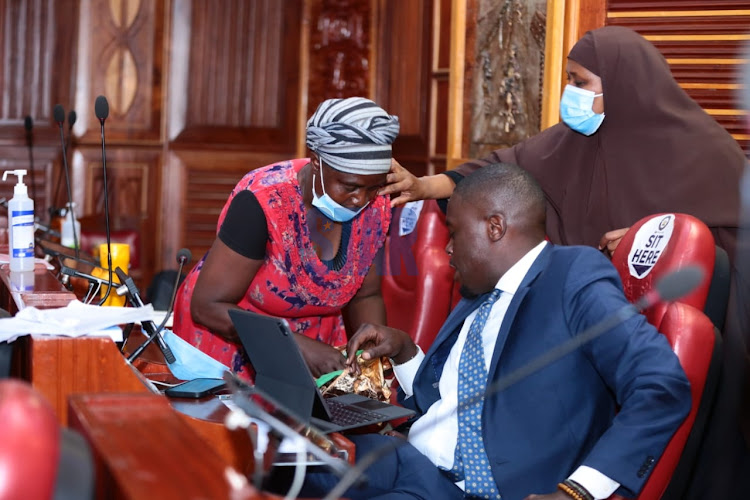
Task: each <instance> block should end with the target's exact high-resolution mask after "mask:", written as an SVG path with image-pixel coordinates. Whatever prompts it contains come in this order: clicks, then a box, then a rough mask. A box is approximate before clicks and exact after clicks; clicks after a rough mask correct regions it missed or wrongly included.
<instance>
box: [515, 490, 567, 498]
mask: <svg viewBox="0 0 750 500" xmlns="http://www.w3.org/2000/svg"><path fill="white" fill-rule="evenodd" d="M523 500H571V499H570V497H569V496H568V495H567V494H566V493H563V492H562V491H556V492H554V493H548V494H546V495H529V496H527V497H526V498H524V499H523Z"/></svg>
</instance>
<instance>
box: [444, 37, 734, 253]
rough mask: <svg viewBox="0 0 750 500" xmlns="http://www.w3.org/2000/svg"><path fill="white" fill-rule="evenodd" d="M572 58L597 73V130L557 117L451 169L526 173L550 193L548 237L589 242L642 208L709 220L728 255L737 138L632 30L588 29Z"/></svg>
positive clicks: (631, 218)
mask: <svg viewBox="0 0 750 500" xmlns="http://www.w3.org/2000/svg"><path fill="white" fill-rule="evenodd" d="M569 57H570V58H571V59H573V60H575V61H576V62H578V63H579V64H581V65H582V66H584V67H585V68H586V69H588V70H589V71H592V72H594V73H595V74H597V75H598V76H599V77H601V79H602V87H603V93H604V114H605V118H604V121H603V122H602V125H601V127H600V128H599V130H598V131H597V132H596V133H594V134H593V135H591V136H588V137H587V136H584V135H582V134H579V133H578V132H575V131H573V130H572V129H570V128H568V126H567V125H565V124H563V123H560V124H557V125H555V126H553V127H550V128H549V129H547V130H544V131H542V132H541V133H539V134H537V135H536V136H534V137H532V138H530V139H527V140H525V141H523V142H521V143H519V144H517V145H515V146H514V147H512V148H509V149H504V150H498V151H495V152H494V153H493V154H491V155H490V156H489V157H487V158H484V159H482V160H478V161H473V162H469V163H466V164H464V165H461V166H460V167H458V168H457V169H456V172H457V173H459V174H461V175H467V174H468V173H470V172H471V171H473V170H475V169H476V168H479V167H481V166H484V165H486V164H488V163H493V162H497V161H507V162H513V163H517V164H518V165H520V166H522V167H523V168H525V169H527V170H528V171H530V172H531V173H532V174H533V175H534V176H535V177H536V179H537V180H538V181H539V183H540V184H541V186H542V188H543V189H544V191H545V193H546V195H547V200H548V202H549V203H548V211H547V212H548V217H547V218H548V220H547V233H548V236H549V238H550V239H551V240H552V241H553V242H555V243H562V244H584V245H592V246H596V245H597V244H598V242H599V239H600V238H601V236H602V235H603V234H604V233H605V232H607V231H610V230H612V229H618V228H622V227H628V226H630V225H632V224H633V223H635V222H636V221H638V220H639V219H641V218H643V217H645V216H647V215H650V214H653V213H658V212H683V213H688V214H692V215H694V216H696V217H698V218H700V219H701V220H703V221H704V222H705V223H706V224H707V225H708V226H709V227H711V229H712V230H713V231H714V234H715V235H717V236H718V238H719V241H717V243H719V244H720V245H722V246H724V247H725V249H726V250H727V251H728V253H729V254H730V257H731V256H732V254H733V251H734V241H733V240H734V235H735V233H736V228H737V225H738V216H739V206H740V205H739V181H740V176H741V173H742V171H743V169H744V165H745V161H746V159H745V156H744V154H743V152H742V150H741V149H740V148H739V146H738V145H737V142H736V141H735V140H734V139H733V138H732V137H731V136H730V135H729V134H728V133H727V132H726V131H725V130H724V129H723V128H722V127H721V126H720V125H719V124H718V123H716V121H715V120H714V119H713V118H711V116H709V115H708V114H706V113H705V112H704V111H703V110H702V109H701V107H700V106H699V105H698V104H697V103H696V102H695V101H693V100H692V99H691V98H690V97H689V96H688V95H687V94H686V93H685V92H684V91H683V90H682V89H681V88H680V87H679V85H678V84H677V82H676V81H675V80H674V78H673V77H672V74H671V71H670V69H669V66H668V65H667V62H666V61H665V59H664V57H663V56H662V55H661V53H660V52H659V51H658V50H657V49H656V47H654V46H653V45H652V44H651V43H650V42H648V41H647V40H646V39H644V38H643V37H642V36H640V35H638V34H637V33H635V32H634V31H632V30H630V29H627V28H622V27H615V26H608V27H604V28H600V29H597V30H594V31H590V32H588V33H586V35H584V37H583V38H582V39H581V40H580V41H579V42H578V43H577V44H576V45H575V46H574V47H573V49H572V50H571V53H570V56H569Z"/></svg>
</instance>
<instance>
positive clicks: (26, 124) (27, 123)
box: [23, 115, 36, 200]
mask: <svg viewBox="0 0 750 500" xmlns="http://www.w3.org/2000/svg"><path fill="white" fill-rule="evenodd" d="M23 128H25V129H26V148H27V149H28V150H29V184H31V199H32V200H36V182H34V134H33V131H32V130H33V128H34V120H33V119H32V118H31V115H26V118H24V119H23Z"/></svg>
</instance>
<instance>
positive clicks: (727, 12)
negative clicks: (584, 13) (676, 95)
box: [602, 0, 750, 152]
mask: <svg viewBox="0 0 750 500" xmlns="http://www.w3.org/2000/svg"><path fill="white" fill-rule="evenodd" d="M602 3H603V2H602ZM606 5H607V14H606V24H607V25H615V26H625V27H628V28H631V29H633V30H635V31H637V32H639V33H641V34H642V35H643V36H644V37H646V38H647V39H648V40H650V41H651V42H652V43H654V45H656V47H657V48H658V49H659V50H661V52H662V53H663V54H664V56H665V57H666V59H667V62H668V63H669V65H670V68H671V70H672V74H673V75H674V77H675V79H676V80H677V81H678V82H679V84H680V85H681V86H682V87H683V88H684V89H685V91H686V92H687V93H688V94H689V95H690V96H691V97H692V98H693V99H695V100H696V102H698V104H700V105H701V106H702V107H703V108H704V109H705V110H706V112H707V113H708V114H710V115H711V116H713V117H714V118H715V119H716V121H717V122H718V123H719V124H721V125H722V126H723V127H724V128H726V129H727V131H729V133H730V134H732V135H733V136H734V138H735V139H737V141H738V142H739V144H740V145H741V146H742V147H743V148H744V149H745V151H747V152H750V135H748V133H747V125H746V115H747V110H744V109H741V105H740V104H739V103H738V100H737V97H736V93H737V92H738V91H739V90H741V89H742V88H743V85H744V83H743V82H742V81H741V75H740V72H741V69H742V67H743V66H744V65H745V64H747V63H748V61H747V60H746V58H745V57H746V56H745V54H744V53H743V47H744V44H745V43H747V40H750V35H748V26H750V14H748V13H749V12H750V1H748V0H714V1H712V2H710V3H706V2H696V1H692V0H669V1H667V0H650V1H646V0H609V1H608V2H607V4H606Z"/></svg>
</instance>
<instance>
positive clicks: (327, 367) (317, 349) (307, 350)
mask: <svg viewBox="0 0 750 500" xmlns="http://www.w3.org/2000/svg"><path fill="white" fill-rule="evenodd" d="M294 340H296V341H297V345H298V346H299V350H300V351H301V352H302V357H303V358H305V362H306V363H307V366H309V367H310V371H311V372H312V375H313V377H315V378H318V377H320V376H321V375H325V374H326V373H330V372H335V371H336V370H343V369H344V366H345V365H344V361H345V359H344V356H343V355H342V354H341V351H339V350H338V349H334V348H333V347H331V346H329V345H328V344H324V343H323V342H318V341H317V340H314V339H311V338H308V337H305V336H304V335H299V334H295V335H294Z"/></svg>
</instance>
